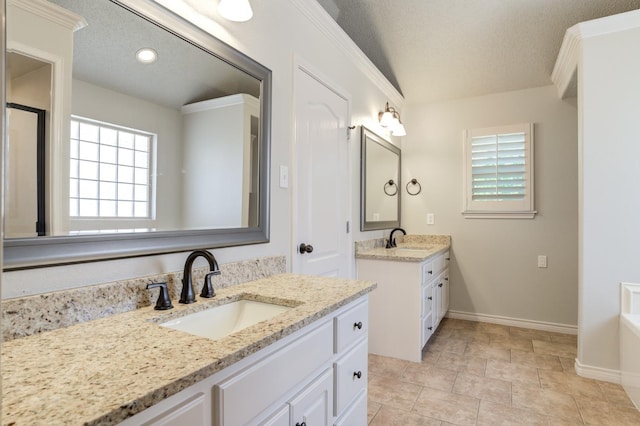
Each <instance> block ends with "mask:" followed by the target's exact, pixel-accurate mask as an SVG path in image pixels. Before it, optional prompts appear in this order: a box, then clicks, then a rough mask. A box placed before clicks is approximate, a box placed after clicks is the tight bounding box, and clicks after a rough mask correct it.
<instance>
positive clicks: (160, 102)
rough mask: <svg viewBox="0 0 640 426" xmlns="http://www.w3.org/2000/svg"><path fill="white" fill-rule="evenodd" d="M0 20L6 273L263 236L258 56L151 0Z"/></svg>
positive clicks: (264, 124) (56, 6) (38, 10)
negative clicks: (1, 35) (2, 34)
mask: <svg viewBox="0 0 640 426" xmlns="http://www.w3.org/2000/svg"><path fill="white" fill-rule="evenodd" d="M6 23H7V38H6V49H7V51H6V67H5V76H6V81H7V91H6V99H5V107H4V108H3V110H4V113H5V116H6V118H7V120H6V122H7V131H6V138H5V147H4V149H5V153H7V155H6V158H5V188H4V189H5V197H4V202H5V212H6V214H5V222H4V224H3V226H4V268H5V270H14V269H22V268H33V267H41V266H48V265H56V264H68V263H77V262H87V261H95V260H101V259H114V258H120V257H132V256H141V255H150V254H159V253H169V252H177V251H185V250H191V249H196V248H216V247H227V246H235V245H246V244H257V243H264V242H268V241H269V162H270V158H269V157H270V124H271V71H270V70H269V69H268V68H266V67H264V66H263V65H261V64H259V63H257V62H256V61H254V60H252V59H251V58H249V57H247V56H246V55H244V54H242V53H240V52H238V51H237V50H235V49H233V48H231V47H230V46H228V45H227V44H225V43H223V42H222V41H220V40H218V39H216V38H214V37H213V36H211V35H209V34H207V33H205V32H204V31H202V30H200V29H198V28H196V27H194V26H193V25H192V24H190V23H188V22H186V21H184V20H182V19H181V18H179V17H178V16H176V15H174V14H173V13H171V12H169V11H168V10H166V9H164V8H162V7H161V6H159V5H158V4H157V3H155V2H153V1H150V0H82V1H79V0H49V1H42V0H19V1H18V0H9V1H8V2H7V13H6ZM7 104H10V105H11V106H15V105H20V108H21V109H20V110H16V109H15V108H11V109H9V108H6V105H7ZM25 111H44V113H43V114H44V115H40V117H41V118H42V117H43V116H44V129H43V128H42V121H40V125H38V120H37V119H33V118H31V117H29V116H28V114H26V113H25ZM18 113H19V114H18ZM31 115H34V114H31ZM38 126H40V127H38ZM36 136H38V137H36ZM38 162H39V163H38ZM29 164H34V165H35V164H41V165H42V167H41V168H38V173H37V174H36V172H35V170H34V169H33V167H30V166H28V165H29ZM25 165H27V166H25ZM35 188H38V189H37V190H36V189H35Z"/></svg>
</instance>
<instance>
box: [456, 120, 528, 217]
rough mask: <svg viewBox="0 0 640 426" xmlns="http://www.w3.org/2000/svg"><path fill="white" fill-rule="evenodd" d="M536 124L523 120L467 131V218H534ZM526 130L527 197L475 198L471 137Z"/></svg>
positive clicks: (465, 202) (465, 153) (465, 200)
mask: <svg viewBox="0 0 640 426" xmlns="http://www.w3.org/2000/svg"><path fill="white" fill-rule="evenodd" d="M533 129H534V125H533V123H521V124H513V125H507V126H494V127H487V128H478V129H467V130H465V131H464V132H463V149H462V151H463V159H464V161H463V194H462V198H463V200H462V205H463V210H462V215H463V216H464V217H465V218H467V219H533V218H534V217H535V215H536V213H537V211H536V210H534V191H535V188H534V142H533V141H534V132H533ZM510 133H524V135H525V197H524V199H523V200H521V201H473V200H472V173H471V161H472V159H471V139H472V138H475V137H481V136H491V135H503V134H510Z"/></svg>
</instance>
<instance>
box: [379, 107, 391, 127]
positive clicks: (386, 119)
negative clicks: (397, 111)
mask: <svg viewBox="0 0 640 426" xmlns="http://www.w3.org/2000/svg"><path fill="white" fill-rule="evenodd" d="M380 125H381V126H382V127H390V126H392V125H393V114H392V113H391V111H385V112H384V114H382V117H380Z"/></svg>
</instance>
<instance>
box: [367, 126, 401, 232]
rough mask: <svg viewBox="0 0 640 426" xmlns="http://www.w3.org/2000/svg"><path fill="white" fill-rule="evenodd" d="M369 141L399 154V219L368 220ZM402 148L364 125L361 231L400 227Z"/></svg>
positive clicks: (397, 180)
mask: <svg viewBox="0 0 640 426" xmlns="http://www.w3.org/2000/svg"><path fill="white" fill-rule="evenodd" d="M367 141H371V142H373V143H377V144H378V145H381V146H382V147H383V148H385V149H388V150H389V151H391V152H392V153H394V154H397V155H398V176H397V179H396V182H398V193H397V196H398V198H397V203H398V219H397V220H387V221H383V220H379V221H367ZM400 154H401V150H400V148H398V147H397V146H395V145H393V144H392V143H390V142H388V141H386V140H385V139H383V138H382V137H380V136H379V135H378V134H376V133H374V132H373V131H371V130H369V129H367V128H366V127H364V126H362V137H361V139H360V172H361V174H360V231H375V230H379V229H391V228H398V227H400V166H401V165H402V156H401V155H400Z"/></svg>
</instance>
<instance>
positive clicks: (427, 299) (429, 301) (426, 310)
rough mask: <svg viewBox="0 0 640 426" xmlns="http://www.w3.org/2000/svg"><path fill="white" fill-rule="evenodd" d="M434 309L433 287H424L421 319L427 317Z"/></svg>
mask: <svg viewBox="0 0 640 426" xmlns="http://www.w3.org/2000/svg"><path fill="white" fill-rule="evenodd" d="M432 309H433V287H432V286H431V284H429V285H423V286H422V312H421V313H420V316H421V317H424V316H427V315H429V314H430V313H431V310H432Z"/></svg>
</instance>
